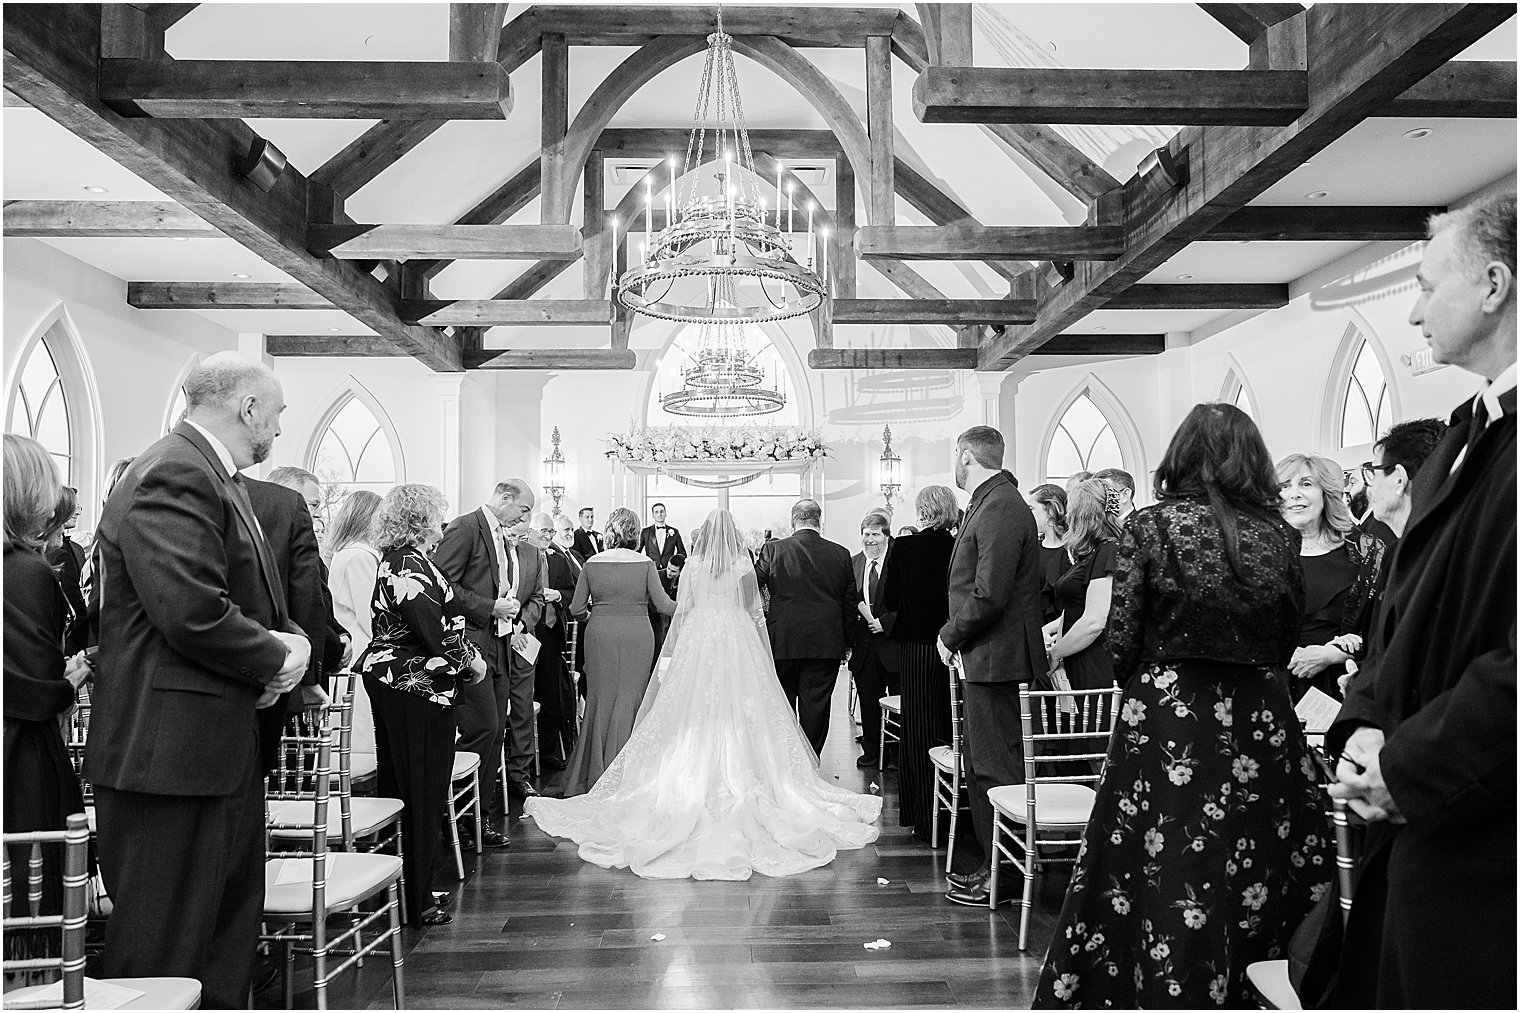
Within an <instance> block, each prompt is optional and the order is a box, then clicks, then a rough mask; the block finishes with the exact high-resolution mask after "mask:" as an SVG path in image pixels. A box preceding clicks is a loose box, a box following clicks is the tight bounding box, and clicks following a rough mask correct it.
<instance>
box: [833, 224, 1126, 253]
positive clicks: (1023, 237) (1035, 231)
mask: <svg viewBox="0 0 1520 1013" xmlns="http://www.w3.org/2000/svg"><path fill="white" fill-rule="evenodd" d="M855 245H856V247H857V248H858V249H859V250H860V255H861V256H862V257H865V258H867V259H870V258H874V257H891V258H894V259H896V260H1117V259H1118V258H1119V257H1121V256H1122V255H1123V254H1124V229H1123V228H1121V227H1120V226H1117V225H1040V226H1007V225H967V224H961V225H899V226H896V227H895V228H886V229H882V228H875V227H867V228H863V229H861V230H860V231H859V232H858V233H857V235H856V238H855Z"/></svg>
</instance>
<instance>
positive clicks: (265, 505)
mask: <svg viewBox="0 0 1520 1013" xmlns="http://www.w3.org/2000/svg"><path fill="white" fill-rule="evenodd" d="M243 486H244V487H245V488H246V489H247V490H248V501H249V502H250V503H252V504H253V515H254V516H255V517H257V518H258V520H259V526H260V527H261V528H263V529H264V538H265V540H267V541H268V542H269V550H270V551H271V552H273V553H274V562H275V566H276V567H278V568H279V571H280V580H281V583H282V584H283V585H284V587H285V602H286V607H287V608H288V609H289V611H290V620H291V622H293V623H295V624H296V625H297V626H299V627H300V628H301V630H302V632H304V633H305V634H306V639H307V640H310V641H311V643H312V651H311V664H310V665H308V666H307V668H306V675H305V676H304V677H303V678H302V679H301V684H302V685H305V686H315V685H320V684H321V682H322V661H323V656H324V655H325V653H326V643H327V635H328V627H329V625H330V622H331V616H332V606H331V604H330V599H329V598H328V597H327V580H326V574H325V573H323V568H322V553H321V550H320V549H318V548H317V532H316V529H315V528H314V527H313V526H312V523H311V512H310V511H309V510H307V508H306V501H305V500H304V499H302V498H301V494H300V493H298V492H296V491H295V490H294V489H287V488H286V487H285V486H283V485H276V484H275V483H273V482H261V481H259V480H258V479H256V478H245V479H243Z"/></svg>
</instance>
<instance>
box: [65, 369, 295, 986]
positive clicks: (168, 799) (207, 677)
mask: <svg viewBox="0 0 1520 1013" xmlns="http://www.w3.org/2000/svg"><path fill="white" fill-rule="evenodd" d="M184 387H185V396H186V401H187V409H186V417H185V421H184V422H182V423H181V424H179V425H177V426H175V427H174V429H173V431H172V432H170V433H169V435H167V436H165V437H164V438H163V439H161V440H159V441H158V442H157V443H155V444H153V445H152V446H151V447H149V448H148V449H147V450H145V451H143V453H142V454H141V455H140V456H139V457H138V458H137V459H136V461H135V462H133V464H132V467H131V468H130V469H128V471H127V472H126V475H125V476H124V477H123V478H122V479H121V481H120V482H119V483H118V484H117V486H116V488H115V490H114V491H113V492H112V494H111V497H110V500H109V501H108V502H107V504H106V509H105V513H104V515H103V516H102V517H101V521H100V528H99V531H98V533H97V545H98V546H99V554H98V557H97V558H98V559H99V561H100V574H99V585H100V591H99V594H100V609H101V613H100V614H101V623H100V655H99V672H98V674H97V676H96V679H95V696H94V709H93V714H92V717H91V724H90V738H89V744H88V746H87V747H86V753H85V769H86V773H87V775H88V777H89V779H90V781H91V783H93V784H94V785H95V801H96V807H97V812H98V820H99V826H100V864H101V872H102V875H103V876H104V878H105V884H106V888H107V889H108V890H109V891H110V894H111V899H112V902H113V904H114V909H113V911H112V914H111V919H110V922H109V924H108V926H107V929H106V944H105V955H104V958H103V960H102V967H101V974H102V975H103V976H108V977H134V976H164V975H168V976H183V977H191V978H195V979H197V980H199V981H200V982H201V986H202V989H203V991H202V999H201V1004H202V1005H203V1006H205V1007H207V1008H208V1009H229V1008H246V1007H247V1005H248V1001H249V986H250V978H251V976H252V971H253V964H254V955H255V950H256V948H257V945H258V934H259V920H260V917H261V915H262V912H263V905H264V792H263V786H262V784H261V779H262V770H261V768H260V766H259V756H258V746H259V743H258V727H257V721H256V719H255V713H256V711H257V710H258V709H259V708H261V707H267V706H270V705H272V704H274V703H275V702H276V701H278V700H279V699H280V697H281V696H282V695H283V694H284V693H286V692H288V691H290V690H291V689H292V688H294V687H295V686H296V685H297V684H298V683H299V682H300V680H301V677H302V675H303V674H304V673H305V671H306V667H307V663H308V661H309V660H310V645H309V644H308V642H307V640H306V637H305V636H304V635H302V634H301V632H300V629H299V628H298V627H297V626H296V625H295V624H294V623H292V622H291V621H290V619H289V616H288V614H287V611H286V603H285V592H284V588H283V586H282V584H281V582H280V577H279V573H278V570H277V568H276V566H275V561H274V558H273V556H272V554H271V553H270V550H269V546H268V544H267V542H266V541H265V539H264V536H263V534H262V533H261V532H260V530H259V522H258V520H257V519H256V518H255V517H254V514H253V508H252V507H251V506H250V505H249V502H248V496H247V493H246V492H245V491H244V488H243V485H242V482H241V480H240V479H239V477H238V475H237V470H238V469H239V468H245V467H248V466H249V465H252V464H255V463H257V462H259V461H262V460H264V459H265V458H266V457H268V456H269V450H270V447H271V445H272V444H273V442H274V438H275V437H276V436H277V435H279V432H280V422H279V417H280V411H281V410H282V409H283V408H284V396H283V394H282V392H281V389H280V382H279V380H277V379H276V378H275V376H274V374H273V372H271V371H270V370H269V369H268V368H267V367H265V366H262V365H260V364H258V363H256V362H254V361H252V360H250V359H247V358H245V357H244V356H241V355H238V354H237V353H234V352H222V353H218V354H216V355H213V356H211V357H210V358H208V359H206V360H205V361H204V362H203V363H201V365H200V366H198V367H196V369H195V371H194V372H192V373H191V374H190V377H189V379H187V380H186V381H185V385H184Z"/></svg>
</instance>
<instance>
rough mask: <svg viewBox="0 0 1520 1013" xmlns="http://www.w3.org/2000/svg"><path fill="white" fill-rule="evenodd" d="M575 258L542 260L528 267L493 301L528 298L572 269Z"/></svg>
mask: <svg viewBox="0 0 1520 1013" xmlns="http://www.w3.org/2000/svg"><path fill="white" fill-rule="evenodd" d="M573 263H575V261H573V260H541V261H539V262H538V263H536V264H534V265H533V266H532V267H530V268H528V269H527V270H526V271H524V272H523V273H522V274H519V275H518V276H517V277H516V278H513V279H512V280H511V281H510V282H508V283H507V286H506V287H505V288H503V289H502V290H501V291H500V292H497V293H496V295H495V296H494V297H493V299H492V302H510V301H512V300H520V299H528V298H530V297H531V296H533V295H534V294H535V293H537V292H539V291H540V290H541V289H543V287H544V286H545V285H547V284H549V282H551V281H553V280H554V279H555V278H558V277H559V276H560V275H562V274H564V273H565V272H566V271H568V270H570V265H571V264H573Z"/></svg>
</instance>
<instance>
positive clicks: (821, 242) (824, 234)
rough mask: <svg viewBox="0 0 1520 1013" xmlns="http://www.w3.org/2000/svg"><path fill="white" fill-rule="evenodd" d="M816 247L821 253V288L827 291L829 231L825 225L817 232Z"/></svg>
mask: <svg viewBox="0 0 1520 1013" xmlns="http://www.w3.org/2000/svg"><path fill="white" fill-rule="evenodd" d="M818 247H819V250H820V251H821V253H822V256H821V257H820V258H819V259H820V260H822V262H823V270H822V278H823V287H824V289H825V290H827V289H828V287H829V229H828V226H827V225H825V226H823V227H822V228H820V229H819V230H818Z"/></svg>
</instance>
